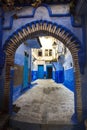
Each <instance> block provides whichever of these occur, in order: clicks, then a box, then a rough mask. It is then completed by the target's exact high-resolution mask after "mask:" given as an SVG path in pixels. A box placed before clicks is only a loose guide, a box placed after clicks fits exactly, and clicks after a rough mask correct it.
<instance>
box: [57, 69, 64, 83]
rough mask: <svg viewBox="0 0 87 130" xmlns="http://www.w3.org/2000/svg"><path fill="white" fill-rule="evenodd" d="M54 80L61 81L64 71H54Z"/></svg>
mask: <svg viewBox="0 0 87 130" xmlns="http://www.w3.org/2000/svg"><path fill="white" fill-rule="evenodd" d="M55 82H57V83H63V82H64V71H63V70H60V71H55Z"/></svg>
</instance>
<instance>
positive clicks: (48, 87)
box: [12, 79, 74, 124]
mask: <svg viewBox="0 0 87 130" xmlns="http://www.w3.org/2000/svg"><path fill="white" fill-rule="evenodd" d="M34 84H35V86H34V87H33V88H32V89H30V90H28V91H27V92H26V93H24V94H23V95H22V96H21V97H20V98H19V99H18V100H17V101H16V102H15V103H14V104H16V105H17V106H19V107H21V109H20V110H19V112H18V113H17V114H16V115H15V116H13V117H12V120H17V121H23V122H27V123H39V124H70V123H71V117H72V115H73V114H74V94H73V92H71V91H70V90H69V89H67V88H66V87H65V86H63V85H62V84H57V83H55V82H54V81H53V80H51V79H49V80H48V79H44V80H40V79H38V80H36V81H34V82H32V85H34Z"/></svg>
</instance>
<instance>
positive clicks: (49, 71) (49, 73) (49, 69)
mask: <svg viewBox="0 0 87 130" xmlns="http://www.w3.org/2000/svg"><path fill="white" fill-rule="evenodd" d="M46 78H47V79H52V66H51V65H47V67H46Z"/></svg>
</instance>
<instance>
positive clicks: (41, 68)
mask: <svg viewBox="0 0 87 130" xmlns="http://www.w3.org/2000/svg"><path fill="white" fill-rule="evenodd" d="M38 78H39V79H44V66H43V65H38Z"/></svg>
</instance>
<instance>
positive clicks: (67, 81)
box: [63, 68, 75, 92]
mask: <svg viewBox="0 0 87 130" xmlns="http://www.w3.org/2000/svg"><path fill="white" fill-rule="evenodd" d="M63 84H64V85H65V86H66V87H67V88H68V89H70V90H71V91H73V92H74V87H75V80H74V69H73V68H70V69H68V70H64V83H63Z"/></svg>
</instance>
